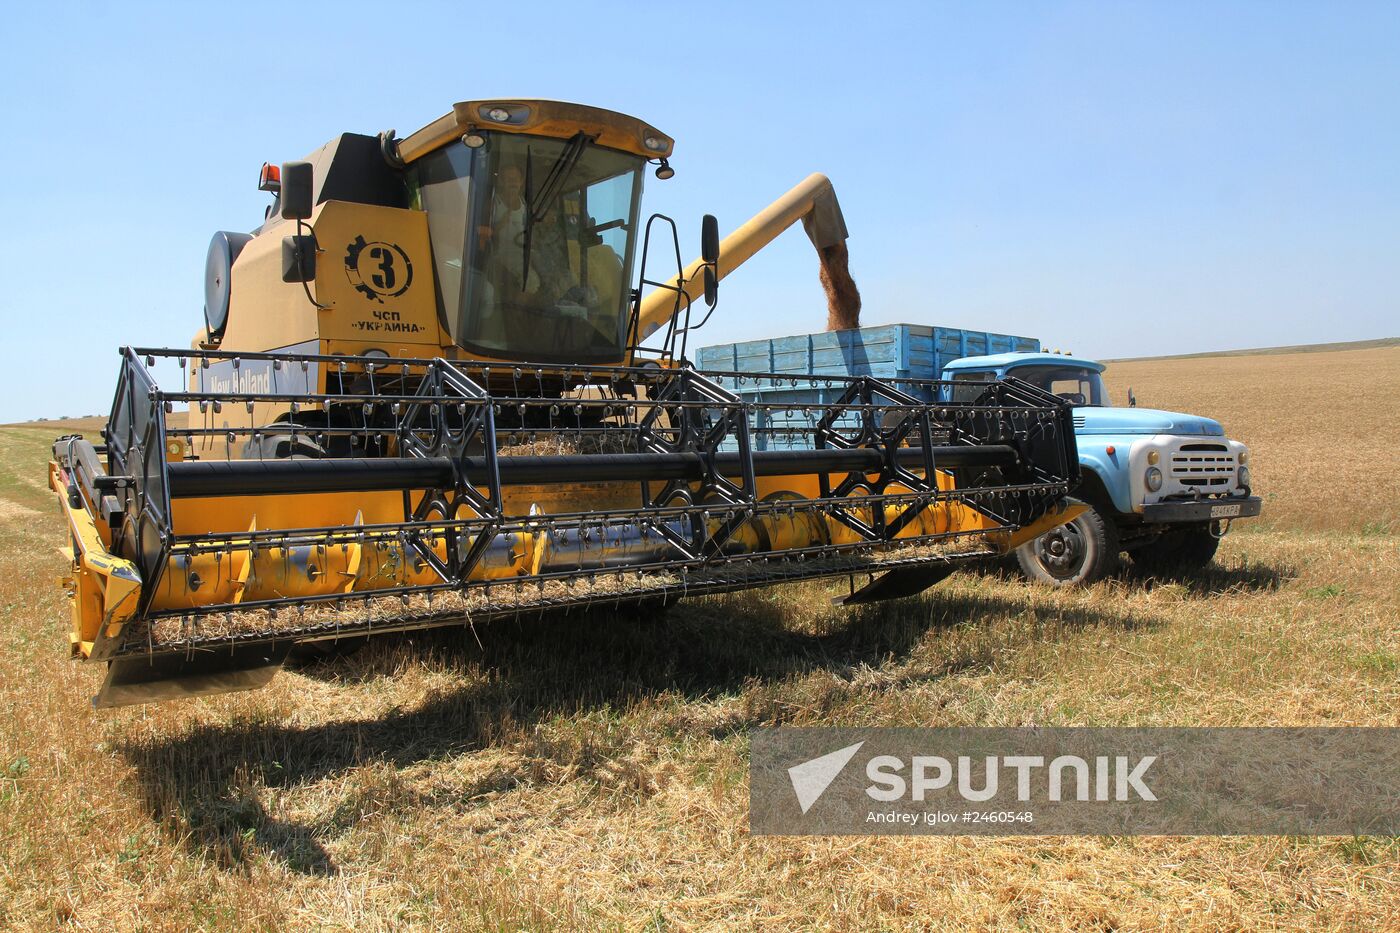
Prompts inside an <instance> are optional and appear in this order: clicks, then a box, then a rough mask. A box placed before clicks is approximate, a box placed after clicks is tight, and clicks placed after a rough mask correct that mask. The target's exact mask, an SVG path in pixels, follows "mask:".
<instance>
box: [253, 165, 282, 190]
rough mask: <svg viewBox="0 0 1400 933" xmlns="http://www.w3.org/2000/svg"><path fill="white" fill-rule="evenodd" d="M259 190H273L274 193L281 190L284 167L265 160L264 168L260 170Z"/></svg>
mask: <svg viewBox="0 0 1400 933" xmlns="http://www.w3.org/2000/svg"><path fill="white" fill-rule="evenodd" d="M258 190H259V191H271V192H272V193H273V194H276V193H277V192H279V191H281V190H282V168H281V167H280V166H277V165H273V164H272V163H271V162H264V163H263V164H262V170H261V171H260V172H258Z"/></svg>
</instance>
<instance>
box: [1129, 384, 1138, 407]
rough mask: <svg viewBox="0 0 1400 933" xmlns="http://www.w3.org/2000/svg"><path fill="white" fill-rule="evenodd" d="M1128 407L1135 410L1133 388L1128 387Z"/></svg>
mask: <svg viewBox="0 0 1400 933" xmlns="http://www.w3.org/2000/svg"><path fill="white" fill-rule="evenodd" d="M1128 407H1129V408H1137V396H1136V395H1134V394H1133V387H1132V386H1128Z"/></svg>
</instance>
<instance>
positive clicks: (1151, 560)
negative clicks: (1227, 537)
mask: <svg viewBox="0 0 1400 933" xmlns="http://www.w3.org/2000/svg"><path fill="white" fill-rule="evenodd" d="M1219 547H1220V539H1219V538H1217V537H1216V536H1215V535H1214V534H1212V533H1211V527H1210V523H1209V522H1200V523H1197V524H1192V525H1188V526H1186V527H1185V528H1174V529H1172V530H1171V531H1167V532H1163V533H1162V534H1161V535H1160V536H1158V537H1157V539H1156V540H1154V541H1151V542H1149V543H1147V544H1144V545H1141V546H1140V547H1136V548H1134V549H1133V551H1132V555H1133V566H1134V567H1136V568H1137V569H1138V570H1140V571H1142V572H1144V573H1171V572H1172V571H1178V572H1180V571H1188V572H1189V571H1192V570H1200V569H1202V568H1203V567H1208V566H1210V562H1211V561H1212V560H1214V559H1215V552H1216V550H1218V549H1219Z"/></svg>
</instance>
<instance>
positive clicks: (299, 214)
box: [281, 162, 312, 220]
mask: <svg viewBox="0 0 1400 933" xmlns="http://www.w3.org/2000/svg"><path fill="white" fill-rule="evenodd" d="M281 207H282V218H283V219H284V220H309V219H310V217H311V207H312V203H311V163H310V162H283V163H282V194H281Z"/></svg>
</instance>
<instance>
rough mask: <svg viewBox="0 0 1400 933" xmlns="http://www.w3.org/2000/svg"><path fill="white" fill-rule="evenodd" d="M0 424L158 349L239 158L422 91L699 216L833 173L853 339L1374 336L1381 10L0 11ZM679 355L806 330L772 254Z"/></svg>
mask: <svg viewBox="0 0 1400 933" xmlns="http://www.w3.org/2000/svg"><path fill="white" fill-rule="evenodd" d="M5 21H6V29H5V34H6V37H7V40H8V41H6V42H5V54H4V55H3V56H0V80H3V81H4V86H5V88H6V91H5V95H4V100H3V102H0V114H3V117H4V124H3V125H4V126H5V127H6V129H7V131H8V134H9V139H8V141H7V143H6V144H5V145H4V146H3V147H0V168H3V177H4V179H5V181H4V183H3V188H0V190H2V191H3V204H4V207H5V214H6V215H7V217H8V222H7V223H6V224H4V225H3V226H2V227H0V257H3V259H0V276H3V281H4V282H5V287H4V288H2V289H0V319H2V320H3V322H4V326H5V330H6V334H7V337H8V340H7V346H8V348H9V354H8V359H7V360H6V365H5V366H4V367H3V376H0V379H3V393H0V421H11V420H16V419H22V418H31V417H37V416H50V417H52V416H57V415H63V414H67V415H74V414H81V413H90V412H98V411H105V410H106V408H107V407H108V405H109V404H110V399H111V393H112V390H113V387H114V383H115V376H116V372H117V356H116V349H117V347H118V346H120V345H121V344H126V343H131V344H145V345H163V346H186V345H188V342H189V340H190V337H191V335H192V334H193V332H194V331H195V329H196V327H197V326H198V325H199V323H200V321H201V307H202V304H203V265H204V254H205V250H206V248H207V245H208V242H209V237H210V236H211V234H212V233H213V232H214V231H215V230H221V229H229V230H246V229H250V228H252V227H253V226H255V225H256V224H257V223H259V222H260V220H261V217H262V210H263V207H264V205H265V204H266V196H265V195H263V194H261V193H260V192H258V191H257V190H256V178H257V171H258V167H259V166H260V165H261V164H262V162H264V161H274V162H281V161H285V160H289V159H293V158H298V157H300V156H303V155H305V154H307V153H309V152H310V151H312V150H313V149H315V148H316V147H317V146H319V145H320V144H322V143H323V142H325V141H326V140H328V139H330V138H331V137H333V136H334V135H336V134H337V133H340V132H343V131H356V132H364V133H374V132H377V131H379V130H381V129H386V128H388V127H395V128H397V129H398V130H399V133H400V135H406V134H407V133H408V132H411V131H412V130H414V129H416V128H418V127H420V126H422V125H423V124H425V123H427V122H429V121H431V120H433V119H435V118H436V117H438V116H440V115H441V114H443V113H445V112H447V110H448V109H449V108H450V106H451V104H452V102H453V101H456V100H464V99H473V98H481V97H489V96H519V97H532V96H538V97H554V98H562V99H572V100H578V101H581V102H585V103H591V104H596V105H599V106H604V107H609V108H612V109H616V110H621V111H624V112H628V113H632V114H634V115H636V116H639V117H641V118H643V119H645V120H647V121H649V122H651V123H653V124H655V125H656V126H657V127H659V128H660V129H662V130H664V131H666V132H668V133H669V134H671V135H672V136H674V137H675V138H676V140H677V146H676V154H675V157H674V159H673V160H672V161H673V164H674V166H675V168H676V170H677V174H676V177H675V178H673V179H671V180H670V181H668V182H658V181H655V180H654V179H651V180H649V185H648V189H647V195H646V199H645V201H644V205H645V207H646V208H647V209H649V210H655V211H662V212H664V213H667V214H670V215H672V216H674V217H676V218H677V219H678V220H680V221H681V224H682V233H683V237H684V240H683V244H682V245H683V247H685V252H686V254H687V258H689V256H690V255H691V254H693V253H694V252H696V246H697V240H698V236H697V234H698V228H699V218H700V215H701V214H702V213H704V212H706V211H709V212H711V213H714V214H716V215H717V216H718V217H719V219H720V227H721V230H722V231H727V230H729V229H732V228H733V227H734V226H737V225H738V224H739V223H741V222H742V221H743V220H744V219H746V218H747V217H748V216H749V215H750V214H752V213H753V212H755V211H757V210H758V209H760V208H761V207H763V206H764V205H765V204H766V203H767V202H768V201H770V200H771V199H772V198H774V197H776V196H777V195H778V194H780V193H781V192H783V191H784V190H786V189H787V188H788V187H789V186H790V185H792V184H793V183H795V182H796V181H798V180H800V179H801V178H803V177H804V176H805V175H806V174H807V173H809V172H812V171H822V172H826V173H827V174H828V175H830V176H831V177H832V179H833V181H834V182H835V183H836V187H837V190H838V192H839V194H840V197H841V201H842V205H843V207H844V210H845V214H846V219H847V224H848V226H849V228H850V231H851V234H852V239H851V241H850V249H851V262H852V271H853V273H854V275H855V278H856V281H857V283H858V284H859V285H860V288H861V290H862V293H863V295H864V299H865V314H864V321H865V322H866V323H884V322H894V321H910V322H918V323H936V324H945V325H951V326H963V327H977V328H984V329H988V330H998V331H1003V332H1009V333H1021V334H1031V335H1035V336H1039V337H1041V338H1043V339H1044V340H1045V341H1046V342H1047V343H1048V344H1050V345H1052V346H1059V347H1068V348H1071V349H1073V350H1074V351H1075V352H1077V353H1080V354H1086V355H1095V356H1107V357H1113V356H1136V355H1148V354H1155V353H1177V352H1189V351H1196V350H1213V349H1226V348H1235V347H1247V346H1269V345H1278V344H1293V343H1308V342H1318V341H1330V340H1352V339H1365V338H1372V337H1384V336H1394V335H1396V334H1400V324H1398V323H1397V322H1400V261H1397V258H1400V257H1397V253H1398V252H1400V250H1397V246H1400V236H1397V231H1400V171H1397V166H1400V103H1397V100H1400V95H1397V89H1400V55H1397V54H1396V50H1397V49H1398V48H1400V4H1395V3H1390V4H1374V5H1371V4H1365V3H1345V4H1326V3H1317V4H1301V3H1216V4H1206V3H1159V4H1138V3H1039V4H1032V3H1005V4H997V3H964V4H910V5H904V4H880V3H866V4H855V3H845V4H816V3H801V4H791V5H788V4H777V3H773V4H768V3H754V2H749V3H743V4H729V3H723V2H715V3H700V4H693V5H682V6H674V5H670V6H668V5H655V6H651V7H643V6H640V5H635V4H611V3H588V4H580V3H569V4H560V5H558V6H551V5H550V4H547V3H531V4H518V5H498V6H496V8H495V10H494V11H492V10H491V9H490V8H488V6H487V5H483V4H464V3H456V4H422V5H419V4H410V3H400V4H386V3H382V2H380V3H373V4H358V3H354V2H340V3H335V4H328V5H322V4H318V3H312V2H302V3H296V4H252V3H247V4H237V5H232V4H188V5H171V6H167V7H161V6H154V5H142V4H135V3H126V4H117V3H112V4H97V3H94V4H82V3H71V4H65V5H59V4H25V5H14V6H12V7H11V8H10V9H9V10H8V11H7V13H6V17H5ZM721 296H722V297H721V306H720V309H719V311H718V312H717V313H716V315H715V317H714V318H713V319H712V322H711V324H710V326H709V328H708V330H707V331H706V332H702V334H701V336H702V337H703V340H702V342H703V343H714V342H722V341H728V340H738V339H748V338H754V337H766V336H778V335H781V334H786V333H802V332H807V331H812V330H819V329H821V327H822V326H823V324H824V321H825V310H824V303H823V299H822V295H821V289H820V286H819V285H818V283H817V278H816V262H815V258H814V257H813V255H812V254H811V251H810V247H809V246H808V245H807V242H806V240H805V238H804V237H803V235H802V233H801V232H800V231H798V230H794V231H791V232H789V233H788V234H786V235H784V237H782V238H781V239H780V240H779V241H778V242H777V243H775V244H774V245H773V246H772V247H770V248H769V249H768V250H766V251H764V252H762V253H760V254H759V255H758V256H757V257H755V258H754V259H753V260H751V261H750V262H749V263H748V264H747V265H746V266H744V267H743V268H742V269H740V270H739V271H737V272H736V273H734V274H733V275H732V276H730V278H728V279H727V280H726V281H725V283H724V286H723V288H722V290H721Z"/></svg>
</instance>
